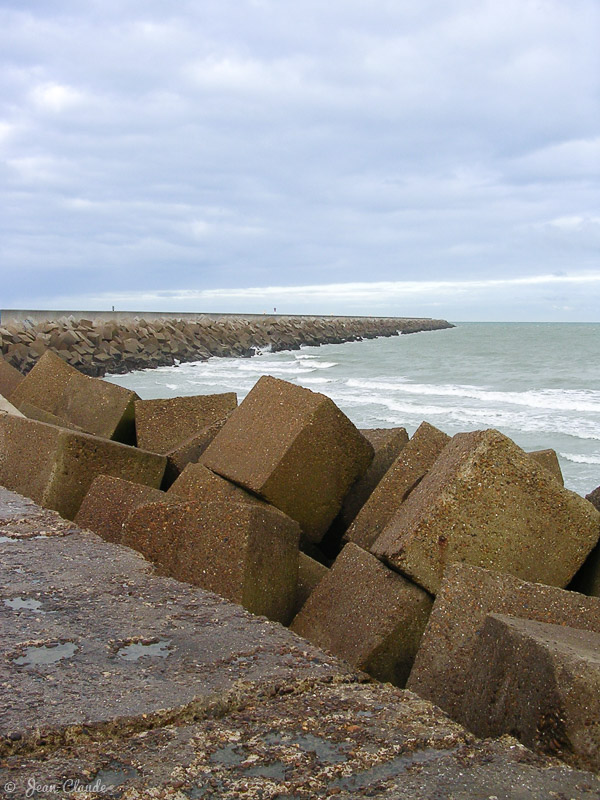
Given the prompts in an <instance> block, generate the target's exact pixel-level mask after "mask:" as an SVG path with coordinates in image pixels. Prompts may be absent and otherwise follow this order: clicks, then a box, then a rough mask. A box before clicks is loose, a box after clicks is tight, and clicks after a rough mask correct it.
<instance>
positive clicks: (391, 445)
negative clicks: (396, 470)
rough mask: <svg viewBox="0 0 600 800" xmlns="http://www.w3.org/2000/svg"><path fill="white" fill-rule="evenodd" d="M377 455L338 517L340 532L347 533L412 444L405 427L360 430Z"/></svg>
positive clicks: (345, 499)
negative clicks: (392, 467)
mask: <svg viewBox="0 0 600 800" xmlns="http://www.w3.org/2000/svg"><path fill="white" fill-rule="evenodd" d="M360 432H361V433H362V435H363V436H364V437H365V439H367V441H369V442H370V443H371V445H372V447H373V450H374V452H375V456H374V458H373V461H372V462H371V464H370V465H369V467H368V468H367V471H366V472H365V473H364V475H362V476H361V477H360V478H359V479H358V480H357V481H356V482H355V483H354V484H353V485H352V487H351V488H350V490H349V491H348V494H347V495H346V496H345V497H344V501H343V503H342V508H341V509H340V513H339V514H338V516H337V518H336V523H337V527H338V529H339V530H340V531H342V529H343V530H346V529H347V528H348V526H349V525H350V524H351V522H352V521H353V520H354V519H355V517H356V515H357V514H358V512H359V511H360V510H361V508H362V507H363V506H364V504H365V503H366V502H367V500H368V499H369V497H370V495H371V494H372V492H373V490H374V489H375V487H376V486H377V484H378V483H379V481H380V480H381V479H382V478H383V476H384V475H385V474H386V472H387V471H388V469H389V468H390V467H391V465H392V464H393V463H394V461H395V460H396V459H397V458H398V456H399V455H400V452H401V451H402V449H403V448H404V446H405V445H406V443H407V442H408V434H407V432H406V429H405V428H372V429H367V430H361V431H360Z"/></svg>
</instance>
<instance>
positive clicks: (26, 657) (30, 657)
mask: <svg viewBox="0 0 600 800" xmlns="http://www.w3.org/2000/svg"><path fill="white" fill-rule="evenodd" d="M76 652H77V645H75V644H73V642H64V644H59V643H57V644H53V645H45V644H41V645H32V646H31V647H27V648H26V649H25V653H24V654H23V655H22V656H19V658H15V659H14V663H15V664H18V665H19V666H26V667H32V666H39V665H44V666H45V665H47V664H56V662H57V661H61V660H62V659H63V658H71V657H72V656H73V655H75V653H76Z"/></svg>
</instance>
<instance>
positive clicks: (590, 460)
mask: <svg viewBox="0 0 600 800" xmlns="http://www.w3.org/2000/svg"><path fill="white" fill-rule="evenodd" d="M560 455H561V456H562V457H563V458H566V459H567V461H572V462H573V463H574V464H600V455H598V454H593V455H586V456H584V455H581V454H580V453H561V454H560Z"/></svg>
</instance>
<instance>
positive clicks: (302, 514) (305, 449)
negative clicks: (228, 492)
mask: <svg viewBox="0 0 600 800" xmlns="http://www.w3.org/2000/svg"><path fill="white" fill-rule="evenodd" d="M372 458H373V448H372V447H371V445H370V444H369V442H368V441H367V440H366V439H365V438H364V436H362V434H360V433H359V431H358V430H357V428H356V427H355V426H354V425H353V424H352V423H351V422H350V420H349V419H348V418H347V417H346V416H345V415H344V414H343V413H342V412H341V411H340V410H339V409H338V408H337V407H336V406H335V404H334V403H333V402H332V401H331V400H330V399H329V398H327V397H325V396H324V395H322V394H318V393H316V392H311V391H310V390H309V389H304V388H302V387H301V386H295V385H293V384H291V383H287V382H286V381H281V380H278V379H276V378H271V377H262V378H261V379H260V380H259V381H258V383H257V384H256V385H255V386H254V388H253V389H252V390H251V392H250V393H249V394H248V395H247V397H246V398H245V399H244V401H243V402H242V404H241V405H240V406H239V408H237V409H236V410H235V411H234V412H233V413H232V415H231V416H230V417H229V419H228V420H227V423H226V424H225V425H224V427H223V429H222V430H221V431H220V432H219V433H218V434H217V436H216V437H215V439H213V441H212V442H211V444H210V445H209V446H208V447H207V449H206V450H205V451H204V453H203V455H202V456H201V459H200V460H201V462H202V463H203V464H205V465H206V466H207V467H209V468H210V469H212V470H213V471H214V472H217V473H219V474H220V475H223V477H225V478H228V479H229V480H231V481H234V482H235V483H238V484H240V486H243V487H244V488H246V489H249V490H250V491H252V492H254V493H255V494H258V495H260V496H261V497H263V498H264V499H265V500H267V501H268V502H269V503H271V504H272V505H274V506H276V507H277V508H279V509H281V510H282V511H284V512H285V513H286V514H287V515H288V516H290V517H291V518H292V519H295V520H297V521H298V522H299V523H300V527H301V528H302V530H303V532H304V534H305V535H306V536H307V537H308V538H310V539H311V540H313V541H319V540H320V539H321V538H322V537H323V535H324V533H325V531H326V530H327V528H328V527H329V525H330V524H331V522H332V520H333V519H334V517H335V516H336V514H337V513H338V511H339V510H340V508H341V504H342V500H343V498H344V495H345V494H346V492H347V491H348V489H349V488H350V486H352V484H353V483H354V481H355V480H356V479H357V478H358V477H359V476H360V475H362V474H363V473H364V471H365V470H366V469H367V467H368V466H369V464H370V462H371V460H372Z"/></svg>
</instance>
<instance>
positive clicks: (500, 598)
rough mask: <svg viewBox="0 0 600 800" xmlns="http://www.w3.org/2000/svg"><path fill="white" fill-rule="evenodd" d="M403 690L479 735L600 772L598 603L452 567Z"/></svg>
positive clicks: (464, 567)
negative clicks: (509, 739) (512, 740)
mask: <svg viewBox="0 0 600 800" xmlns="http://www.w3.org/2000/svg"><path fill="white" fill-rule="evenodd" d="M407 687H408V688H409V689H410V690H411V691H413V692H416V693H417V694H419V695H420V696H421V697H424V698H425V699H428V700H431V701H432V702H434V703H435V704H436V705H438V706H440V708H442V709H443V710H444V711H446V712H447V713H448V714H449V715H450V716H451V717H452V718H453V719H455V720H457V721H459V722H462V723H463V724H465V725H466V726H467V727H469V728H471V729H472V730H473V731H474V732H475V733H477V734H478V735H481V736H500V735H502V734H504V733H512V734H513V735H515V736H517V738H519V739H520V740H521V741H522V742H523V743H524V744H525V745H527V746H528V747H530V748H532V749H534V750H537V751H540V752H544V753H548V754H550V755H555V756H558V757H559V758H561V759H563V760H564V761H567V762H568V763H570V764H572V765H573V766H578V767H582V768H584V769H592V770H594V771H598V770H600V702H599V698H600V691H599V689H600V598H597V597H587V596H585V595H582V594H579V593H577V592H571V591H564V590H562V589H558V588H556V587H553V586H547V585H542V584H540V583H530V582H525V581H522V580H519V579H518V578H515V577H513V576H512V575H509V574H507V573H499V572H491V571H489V570H485V569H481V568H479V567H472V566H467V565H465V564H460V563H455V564H451V565H449V566H448V567H447V569H446V571H445V573H444V579H443V582H442V585H441V587H440V591H439V593H438V595H437V598H436V601H435V603H434V606H433V610H432V613H431V616H430V618H429V622H428V625H427V627H426V629H425V633H424V635H423V639H422V642H421V647H420V648H419V652H418V654H417V657H416V660H415V664H414V666H413V669H412V672H411V674H410V677H409V680H408V684H407Z"/></svg>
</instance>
